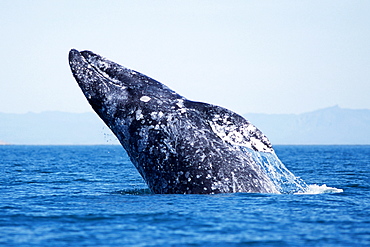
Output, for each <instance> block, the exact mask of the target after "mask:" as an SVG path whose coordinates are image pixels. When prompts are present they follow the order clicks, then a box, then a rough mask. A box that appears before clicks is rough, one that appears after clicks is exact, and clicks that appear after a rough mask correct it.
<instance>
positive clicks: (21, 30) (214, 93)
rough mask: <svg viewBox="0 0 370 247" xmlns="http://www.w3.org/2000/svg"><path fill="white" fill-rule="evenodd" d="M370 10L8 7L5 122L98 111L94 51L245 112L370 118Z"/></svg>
mask: <svg viewBox="0 0 370 247" xmlns="http://www.w3.org/2000/svg"><path fill="white" fill-rule="evenodd" d="M369 13H370V1H343V0H328V1H322V0H320V1H316V0H309V1H296V0H291V1H275V0H271V1H247V0H240V1H236V0H230V1H217V0H216V1H206V0H203V1H199V0H196V1H189V0H187V1H177V0H168V1H161V0H158V1H141V0H135V1H109V0H104V1H103V0H102V1H96V0H90V1H78V0H77V1H76V0H73V1H49V0H47V1H38V0H35V1H26V0H25V1H20V0H12V1H5V0H3V1H0V33H1V39H0V52H1V59H0V68H1V70H0V71H1V77H0V99H1V101H0V102H1V103H0V112H4V113H26V112H36V113H38V112H43V111H64V112H90V111H92V109H91V107H90V106H89V105H88V103H87V101H86V99H85V97H84V96H83V94H82V92H81V90H80V89H79V87H78V85H77V83H76V81H75V80H74V78H73V77H72V74H71V71H70V68H69V65H68V52H69V50H70V49H72V48H75V49H78V50H91V51H93V52H95V53H97V54H100V55H102V56H104V57H106V58H108V59H110V60H113V61H115V62H117V63H119V64H121V65H124V66H126V67H129V68H131V69H134V70H136V71H139V72H141V73H143V74H146V75H147V76H150V77H152V78H154V79H156V80H158V81H160V82H162V83H164V84H166V85H167V86H168V87H170V88H171V89H173V90H175V91H176V92H177V93H179V94H181V95H182V96H184V97H186V98H188V99H190V100H196V101H203V102H207V103H212V104H216V105H220V106H223V107H226V108H228V109H231V110H233V111H235V112H237V113H239V114H244V113H270V114H281V113H295V114H298V113H303V112H309V111H313V110H316V109H321V108H326V107H330V106H334V105H339V106H340V107H342V108H350V109H370V97H369V96H370V14H369Z"/></svg>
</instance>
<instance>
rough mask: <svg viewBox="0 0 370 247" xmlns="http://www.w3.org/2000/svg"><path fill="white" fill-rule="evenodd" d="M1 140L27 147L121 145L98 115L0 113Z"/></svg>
mask: <svg viewBox="0 0 370 247" xmlns="http://www.w3.org/2000/svg"><path fill="white" fill-rule="evenodd" d="M0 140H1V141H0V142H2V143H8V144H25V145H29V144H35V145H74V144H78V145H92V144H118V141H117V139H116V137H115V136H114V135H113V133H112V132H111V131H110V129H109V128H108V127H106V126H105V124H104V123H103V121H102V120H100V118H99V117H98V116H97V115H96V114H95V113H65V112H43V113H26V114H8V113H0Z"/></svg>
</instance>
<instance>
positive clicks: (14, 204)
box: [0, 145, 370, 246]
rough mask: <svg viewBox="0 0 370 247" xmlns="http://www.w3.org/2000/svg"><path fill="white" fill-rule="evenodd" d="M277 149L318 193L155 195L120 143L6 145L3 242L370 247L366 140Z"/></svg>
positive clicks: (1, 178)
mask: <svg viewBox="0 0 370 247" xmlns="http://www.w3.org/2000/svg"><path fill="white" fill-rule="evenodd" d="M275 150H276V153H277V155H278V156H279V158H280V159H281V161H282V162H283V163H284V164H285V165H286V166H287V168H288V169H289V170H290V171H291V172H293V173H294V174H295V175H296V176H300V177H301V178H302V179H303V180H304V181H305V182H306V183H307V184H309V185H310V187H311V188H312V193H310V194H307V193H306V194H248V193H236V194H219V195H154V194H151V193H150V191H149V190H148V187H147V186H146V184H145V182H144V181H143V179H142V178H141V177H140V175H139V173H138V172H137V171H136V169H135V167H134V166H133V165H132V164H131V162H130V161H129V158H128V157H127V155H126V153H125V151H124V150H123V148H122V147H121V146H108V145H107V146H0V164H1V166H0V192H1V193H0V246H370V146H275ZM315 184H316V185H315ZM325 185H326V186H327V187H328V188H329V187H331V188H332V189H330V188H329V189H327V190H325V189H323V188H326V186H325ZM315 189H316V191H315ZM340 190H343V192H340Z"/></svg>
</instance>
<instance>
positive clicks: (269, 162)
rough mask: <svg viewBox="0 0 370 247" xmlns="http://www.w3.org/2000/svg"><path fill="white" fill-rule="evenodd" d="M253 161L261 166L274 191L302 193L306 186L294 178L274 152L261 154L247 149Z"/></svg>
mask: <svg viewBox="0 0 370 247" xmlns="http://www.w3.org/2000/svg"><path fill="white" fill-rule="evenodd" d="M248 152H250V153H251V154H252V157H253V159H254V160H255V161H256V162H257V163H258V164H260V165H261V167H262V169H263V170H264V172H265V173H266V174H267V176H268V177H269V178H270V179H271V181H272V183H273V184H274V186H275V187H276V189H277V190H278V191H279V192H280V193H282V194H293V193H300V192H301V193H304V192H305V191H306V190H307V188H308V185H307V184H306V183H305V182H304V181H303V180H302V179H301V178H299V177H296V176H294V174H293V173H291V172H290V171H289V170H288V169H287V168H286V167H285V165H284V164H283V163H282V162H281V161H280V159H279V158H278V157H277V155H276V154H275V152H272V153H263V152H256V151H253V150H250V149H248Z"/></svg>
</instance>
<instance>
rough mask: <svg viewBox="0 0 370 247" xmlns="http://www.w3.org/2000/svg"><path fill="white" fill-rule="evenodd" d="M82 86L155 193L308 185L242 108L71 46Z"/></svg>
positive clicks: (71, 58)
mask: <svg viewBox="0 0 370 247" xmlns="http://www.w3.org/2000/svg"><path fill="white" fill-rule="evenodd" d="M69 64H70V67H71V70H72V73H73V76H74V78H75V79H76V81H77V83H78V85H79V86H80V88H81V90H82V92H83V93H84V95H85V96H86V98H87V100H88V102H89V103H90V105H91V106H92V108H93V109H94V111H95V112H96V113H97V114H98V115H99V116H100V118H101V119H102V120H103V121H104V122H105V123H106V125H107V126H108V127H109V128H110V129H111V130H112V132H113V133H114V134H115V135H116V136H117V138H118V140H119V141H120V143H121V144H122V146H123V147H124V149H125V150H126V151H127V154H128V155H129V157H130V159H131V161H132V163H133V164H134V165H135V167H136V168H137V170H138V171H139V173H140V174H141V176H142V177H143V179H144V180H145V182H146V183H147V185H148V187H149V188H150V190H151V191H152V192H153V193H163V194H174V193H176V194H178V193H181V194H216V193H234V192H252V193H290V192H297V191H300V190H302V189H304V187H305V184H304V182H303V181H301V180H300V179H299V178H296V177H295V176H294V175H293V174H292V173H291V172H290V171H288V170H287V169H286V168H285V166H284V165H283V164H282V163H281V162H280V160H279V159H278V158H277V156H276V154H275V152H274V150H273V148H272V145H271V143H270V141H269V140H268V139H267V137H266V136H265V135H264V134H263V133H262V132H261V131H260V130H259V129H258V128H256V127H255V126H254V125H252V124H251V123H250V122H249V121H247V120H246V119H244V118H243V117H241V116H240V115H238V114H236V113H234V112H232V111H230V110H227V109H225V108H222V107H220V106H215V105H211V104H206V103H202V102H195V101H191V100H188V99H186V98H184V97H183V96H181V95H179V94H177V93H176V92H174V91H173V90H171V89H169V88H168V87H167V86H165V85H164V84H162V83H160V82H158V81H156V80H154V79H152V78H150V77H148V76H145V75H144V74H141V73H139V72H137V71H134V70H131V69H128V68H126V67H123V66H121V65H119V64H117V63H114V62H112V61H110V60H107V59H105V58H103V57H101V56H99V55H97V54H95V53H93V52H91V51H82V52H79V51H77V50H75V49H72V50H71V51H70V53H69Z"/></svg>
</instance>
